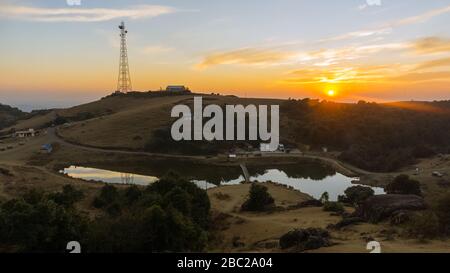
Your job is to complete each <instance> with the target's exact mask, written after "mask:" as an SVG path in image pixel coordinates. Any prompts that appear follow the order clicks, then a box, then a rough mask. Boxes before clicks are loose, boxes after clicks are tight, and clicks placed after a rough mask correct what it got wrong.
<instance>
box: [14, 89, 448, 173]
mask: <svg viewBox="0 0 450 273" xmlns="http://www.w3.org/2000/svg"><path fill="white" fill-rule="evenodd" d="M194 96H195V95H194V94H184V95H177V94H175V95H173V94H172V95H162V94H161V93H131V94H126V95H125V94H122V95H112V96H108V97H105V98H103V99H101V100H98V101H94V102H91V103H88V104H83V105H79V106H76V107H72V108H69V109H60V110H53V111H51V112H48V113H44V114H41V115H37V116H35V117H32V118H29V119H27V120H22V121H19V122H18V123H17V124H16V125H14V127H15V128H30V127H32V128H40V127H46V126H49V125H51V124H52V123H56V124H65V125H64V126H61V128H60V135H61V136H62V137H64V138H65V139H67V140H69V141H72V142H76V143H80V144H83V145H88V146H95V147H103V148H115V149H128V150H139V151H142V150H146V151H151V152H162V153H180V154H214V153H217V152H223V151H227V150H229V149H230V148H235V147H236V146H240V145H241V144H243V145H242V147H245V146H247V145H248V144H250V145H253V146H254V147H258V143H257V142H253V143H251V142H249V143H238V142H224V141H221V142H206V141H201V142H175V141H173V140H172V139H171V138H170V126H171V124H172V122H173V120H174V119H171V118H170V111H171V109H172V107H173V106H174V105H176V104H187V105H192V104H193V97H194ZM201 96H202V97H203V104H204V105H207V104H211V103H214V104H218V105H222V106H223V105H225V104H243V105H248V104H256V105H259V104H266V105H273V104H278V105H280V111H281V112H280V118H281V120H280V140H281V142H282V143H284V144H289V145H292V146H297V147H299V148H300V149H301V150H305V149H307V148H310V149H312V150H321V149H322V147H328V149H329V150H332V151H337V152H340V158H341V159H342V160H344V161H347V162H349V163H352V164H354V165H356V166H358V167H361V168H364V169H367V170H375V171H392V170H395V169H398V168H400V167H402V166H405V165H408V164H412V163H414V162H415V159H416V158H420V157H426V156H430V155H434V154H436V153H448V152H450V101H441V102H402V103H389V104H376V103H366V102H359V103H356V104H348V103H333V102H326V101H317V100H310V99H304V100H274V99H251V98H238V97H235V96H218V95H205V94H201Z"/></svg>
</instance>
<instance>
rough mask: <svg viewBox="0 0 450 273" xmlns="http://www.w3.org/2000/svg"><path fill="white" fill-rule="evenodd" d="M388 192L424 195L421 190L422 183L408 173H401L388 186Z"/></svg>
mask: <svg viewBox="0 0 450 273" xmlns="http://www.w3.org/2000/svg"><path fill="white" fill-rule="evenodd" d="M386 192H387V193H388V194H415V195H419V196H421V195H422V192H421V190H420V183H419V182H418V181H416V180H413V179H410V178H409V176H408V175H405V174H401V175H399V176H397V177H396V178H395V179H394V181H392V182H391V183H389V184H388V185H387V186H386Z"/></svg>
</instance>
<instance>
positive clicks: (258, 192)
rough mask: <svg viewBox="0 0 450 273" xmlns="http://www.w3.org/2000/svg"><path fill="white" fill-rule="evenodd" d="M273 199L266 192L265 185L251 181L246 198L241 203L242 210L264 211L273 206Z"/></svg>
mask: <svg viewBox="0 0 450 273" xmlns="http://www.w3.org/2000/svg"><path fill="white" fill-rule="evenodd" d="M274 203H275V201H274V199H273V198H272V196H271V195H270V194H269V193H268V192H267V187H265V186H263V185H258V184H256V183H253V184H252V186H251V187H250V192H249V196H248V199H247V200H246V201H245V202H244V204H242V206H241V209H242V210H243V211H265V210H267V209H269V208H271V207H273V206H274Z"/></svg>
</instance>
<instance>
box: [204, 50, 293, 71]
mask: <svg viewBox="0 0 450 273" xmlns="http://www.w3.org/2000/svg"><path fill="white" fill-rule="evenodd" d="M294 55H295V54H294V53H292V52H283V51H278V50H271V49H258V48H244V49H238V50H234V51H229V52H222V53H214V54H211V55H209V56H206V57H205V58H204V59H203V61H202V62H201V63H199V64H197V65H196V67H197V68H207V67H210V66H214V65H221V64H247V65H248V64H250V65H264V64H274V63H282V62H283V61H286V60H288V59H290V58H291V57H293V56H294Z"/></svg>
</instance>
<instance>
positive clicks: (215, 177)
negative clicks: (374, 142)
mask: <svg viewBox="0 0 450 273" xmlns="http://www.w3.org/2000/svg"><path fill="white" fill-rule="evenodd" d="M140 167H142V165H140ZM132 168H136V166H135V165H134V166H133V167H132ZM169 171H174V172H176V173H179V174H181V175H182V176H183V177H186V178H187V179H188V180H190V181H191V182H193V183H195V184H196V185H197V186H198V187H200V188H202V189H209V188H212V187H216V186H217V185H233V184H239V183H241V182H243V181H244V180H245V179H244V177H243V175H242V173H241V170H240V167H239V166H232V167H229V166H205V165H193V164H177V163H176V162H171V164H170V165H169V166H168V165H157V166H155V165H145V168H141V169H138V168H136V171H135V172H131V171H129V169H127V170H126V171H125V169H124V168H122V169H120V168H119V169H118V170H117V171H110V170H106V169H101V168H94V167H78V166H70V167H69V168H65V169H64V170H62V172H63V173H64V174H67V175H68V176H71V177H74V178H80V179H84V180H94V181H102V182H106V183H114V184H137V185H149V184H151V183H153V182H155V181H157V180H158V178H159V177H161V176H163V175H164V174H166V173H167V172H169ZM248 171H249V174H250V180H251V181H260V182H266V181H272V182H275V183H279V184H283V185H288V186H292V187H293V188H295V189H297V190H300V191H302V192H304V193H307V194H309V195H311V196H313V197H314V198H320V196H321V195H322V193H324V192H325V191H326V192H328V194H329V196H330V200H332V201H335V200H337V198H338V196H339V195H342V194H344V191H345V190H346V189H347V188H348V187H351V186H353V185H356V184H354V183H352V182H354V180H355V178H351V177H347V176H345V175H342V174H340V173H337V172H336V171H335V170H334V169H332V168H331V167H328V166H326V165H323V164H319V163H298V164H291V165H281V166H276V167H267V166H258V167H248ZM138 173H139V174H138ZM372 189H373V190H374V191H375V194H383V193H384V189H383V188H377V187H372Z"/></svg>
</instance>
